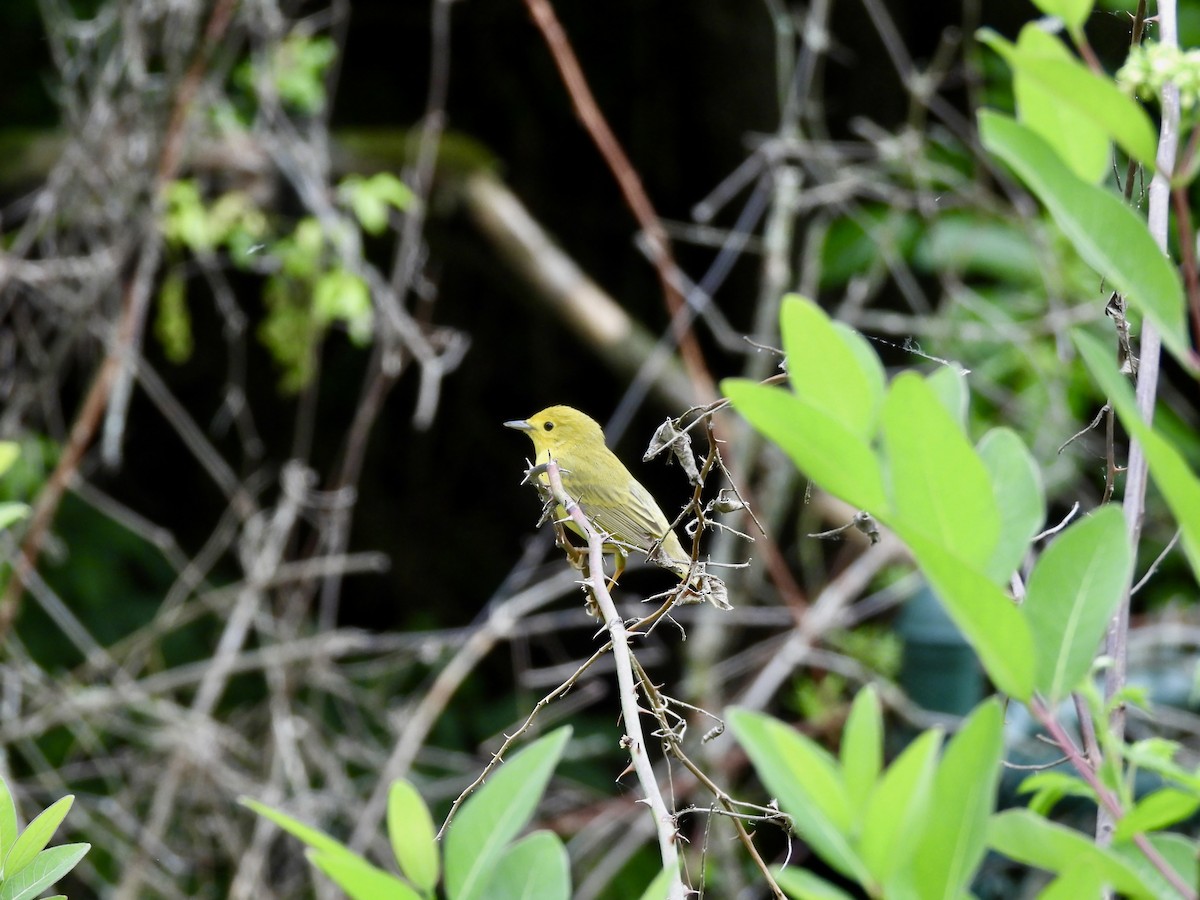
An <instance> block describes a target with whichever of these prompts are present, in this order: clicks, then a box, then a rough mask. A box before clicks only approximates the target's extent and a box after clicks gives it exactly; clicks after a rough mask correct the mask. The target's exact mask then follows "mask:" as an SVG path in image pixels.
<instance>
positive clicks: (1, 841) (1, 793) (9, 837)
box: [0, 778, 18, 862]
mask: <svg viewBox="0 0 1200 900" xmlns="http://www.w3.org/2000/svg"><path fill="white" fill-rule="evenodd" d="M17 834H18V830H17V806H16V804H15V803H13V798H12V792H11V791H9V789H8V784H7V783H6V782H5V781H4V779H3V778H0V862H3V861H4V860H5V859H6V858H7V857H8V851H10V850H11V849H12V845H13V842H14V841H16V839H17Z"/></svg>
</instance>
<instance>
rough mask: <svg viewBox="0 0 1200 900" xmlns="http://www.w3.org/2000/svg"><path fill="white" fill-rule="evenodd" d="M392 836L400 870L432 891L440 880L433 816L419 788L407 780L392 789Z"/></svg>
mask: <svg viewBox="0 0 1200 900" xmlns="http://www.w3.org/2000/svg"><path fill="white" fill-rule="evenodd" d="M387 827H388V837H389V838H390V839H391V842H392V853H393V854H394V855H395V857H396V862H397V863H398V864H399V865H400V871H401V872H403V873H404V876H405V877H406V878H407V879H408V880H409V881H411V882H412V883H413V884H414V885H415V886H416V888H417V890H419V891H423V892H424V893H431V892H432V891H433V889H434V887H435V886H436V885H437V880H438V848H437V841H436V840H435V832H434V828H433V819H431V818H430V816H429V809H428V807H426V806H425V801H423V800H422V799H421V795H420V794H418V793H417V789H416V788H415V787H413V786H412V784H410V783H409V782H407V781H405V780H404V779H399V780H397V781H393V782H392V786H391V788H390V789H389V791H388V807H387Z"/></svg>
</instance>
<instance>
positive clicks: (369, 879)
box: [304, 848, 422, 900]
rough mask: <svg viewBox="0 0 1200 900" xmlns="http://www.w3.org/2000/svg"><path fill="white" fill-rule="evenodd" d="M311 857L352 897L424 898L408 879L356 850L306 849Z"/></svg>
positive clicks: (354, 899)
mask: <svg viewBox="0 0 1200 900" xmlns="http://www.w3.org/2000/svg"><path fill="white" fill-rule="evenodd" d="M304 853H305V856H307V857H308V861H309V862H310V863H312V864H313V865H314V866H315V867H316V868H318V869H320V870H321V871H322V872H324V873H325V874H326V875H328V876H329V878H330V879H331V880H332V881H333V883H334V884H336V885H337V886H338V887H340V888H341V889H342V890H343V891H345V892H346V896H348V897H350V900H380V898H383V897H387V898H388V900H422V898H421V895H420V894H419V893H417V892H416V891H415V890H413V889H412V887H411V886H410V885H409V884H408V883H407V882H404V881H402V880H401V879H399V878H397V877H396V876H395V875H392V874H391V873H390V872H385V871H383V869H378V868H376V867H375V866H373V865H371V864H370V863H369V862H367V861H366V860H365V859H362V858H361V857H358V856H355V855H353V854H347V853H340V852H331V851H323V850H314V849H312V848H310V849H308V850H306V851H304Z"/></svg>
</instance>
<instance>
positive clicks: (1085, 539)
mask: <svg viewBox="0 0 1200 900" xmlns="http://www.w3.org/2000/svg"><path fill="white" fill-rule="evenodd" d="M1132 567H1133V555H1132V553H1130V550H1129V541H1128V540H1127V539H1126V537H1125V520H1124V518H1123V517H1122V515H1121V510H1120V509H1119V508H1118V507H1116V506H1105V507H1102V508H1101V509H1098V510H1096V511H1095V512H1094V513H1092V514H1091V515H1090V516H1088V517H1087V518H1086V519H1082V520H1080V521H1077V522H1075V523H1074V524H1073V525H1071V527H1069V528H1068V529H1067V530H1066V531H1064V532H1063V533H1062V534H1060V535H1059V536H1058V537H1057V538H1055V539H1054V541H1053V543H1051V544H1050V546H1049V547H1047V548H1046V550H1045V551H1044V552H1043V553H1042V555H1041V556H1040V557H1039V558H1038V561H1037V565H1035V566H1034V568H1033V573H1032V574H1031V575H1030V576H1029V585H1028V587H1027V590H1026V594H1025V602H1024V603H1023V604H1022V605H1021V611H1022V613H1023V614H1024V615H1025V619H1026V621H1027V622H1028V623H1029V630H1030V632H1031V633H1032V635H1033V645H1034V649H1035V652H1036V653H1037V677H1036V680H1035V682H1034V688H1035V689H1036V690H1038V691H1040V692H1041V693H1042V694H1044V695H1045V696H1046V697H1047V698H1048V699H1049V700H1050V701H1051V702H1052V703H1053V702H1054V701H1056V700H1060V699H1062V698H1063V697H1065V696H1066V695H1067V694H1068V693H1070V692H1071V691H1073V690H1074V689H1075V687H1076V686H1077V685H1078V684H1079V682H1080V681H1082V680H1083V679H1084V677H1086V676H1087V674H1088V672H1089V671H1090V670H1091V667H1092V661H1093V659H1094V658H1095V656H1096V649H1097V648H1098V647H1099V646H1100V639H1101V638H1102V637H1103V636H1104V633H1105V631H1107V629H1108V621H1109V619H1111V618H1112V615H1113V613H1114V612H1115V611H1116V608H1117V604H1118V603H1120V601H1121V596H1122V594H1123V593H1124V592H1125V589H1126V587H1127V586H1128V584H1129V576H1130V572H1131V571H1132Z"/></svg>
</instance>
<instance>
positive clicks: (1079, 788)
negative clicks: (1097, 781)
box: [1020, 772, 1096, 816]
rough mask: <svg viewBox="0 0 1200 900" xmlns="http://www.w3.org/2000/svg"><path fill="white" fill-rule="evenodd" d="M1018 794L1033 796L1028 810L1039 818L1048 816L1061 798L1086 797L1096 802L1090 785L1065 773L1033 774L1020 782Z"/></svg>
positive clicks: (1076, 776)
mask: <svg viewBox="0 0 1200 900" xmlns="http://www.w3.org/2000/svg"><path fill="white" fill-rule="evenodd" d="M1020 793H1022V794H1033V796H1032V797H1030V798H1029V809H1030V810H1031V811H1033V812H1035V813H1037V814H1038V815H1039V816H1049V815H1050V811H1051V810H1052V809H1054V807H1055V806H1056V805H1057V804H1058V801H1059V800H1061V799H1062V798H1063V797H1086V798H1088V799H1089V800H1091V801H1092V802H1093V803H1095V802H1096V792H1095V791H1094V790H1092V788H1091V785H1089V784H1088V783H1087V782H1086V781H1084V780H1083V779H1082V778H1080V777H1079V776H1078V775H1072V774H1069V773H1067V772H1035V773H1034V774H1032V775H1030V776H1029V777H1028V778H1026V779H1025V780H1024V781H1022V782H1021V787H1020Z"/></svg>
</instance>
